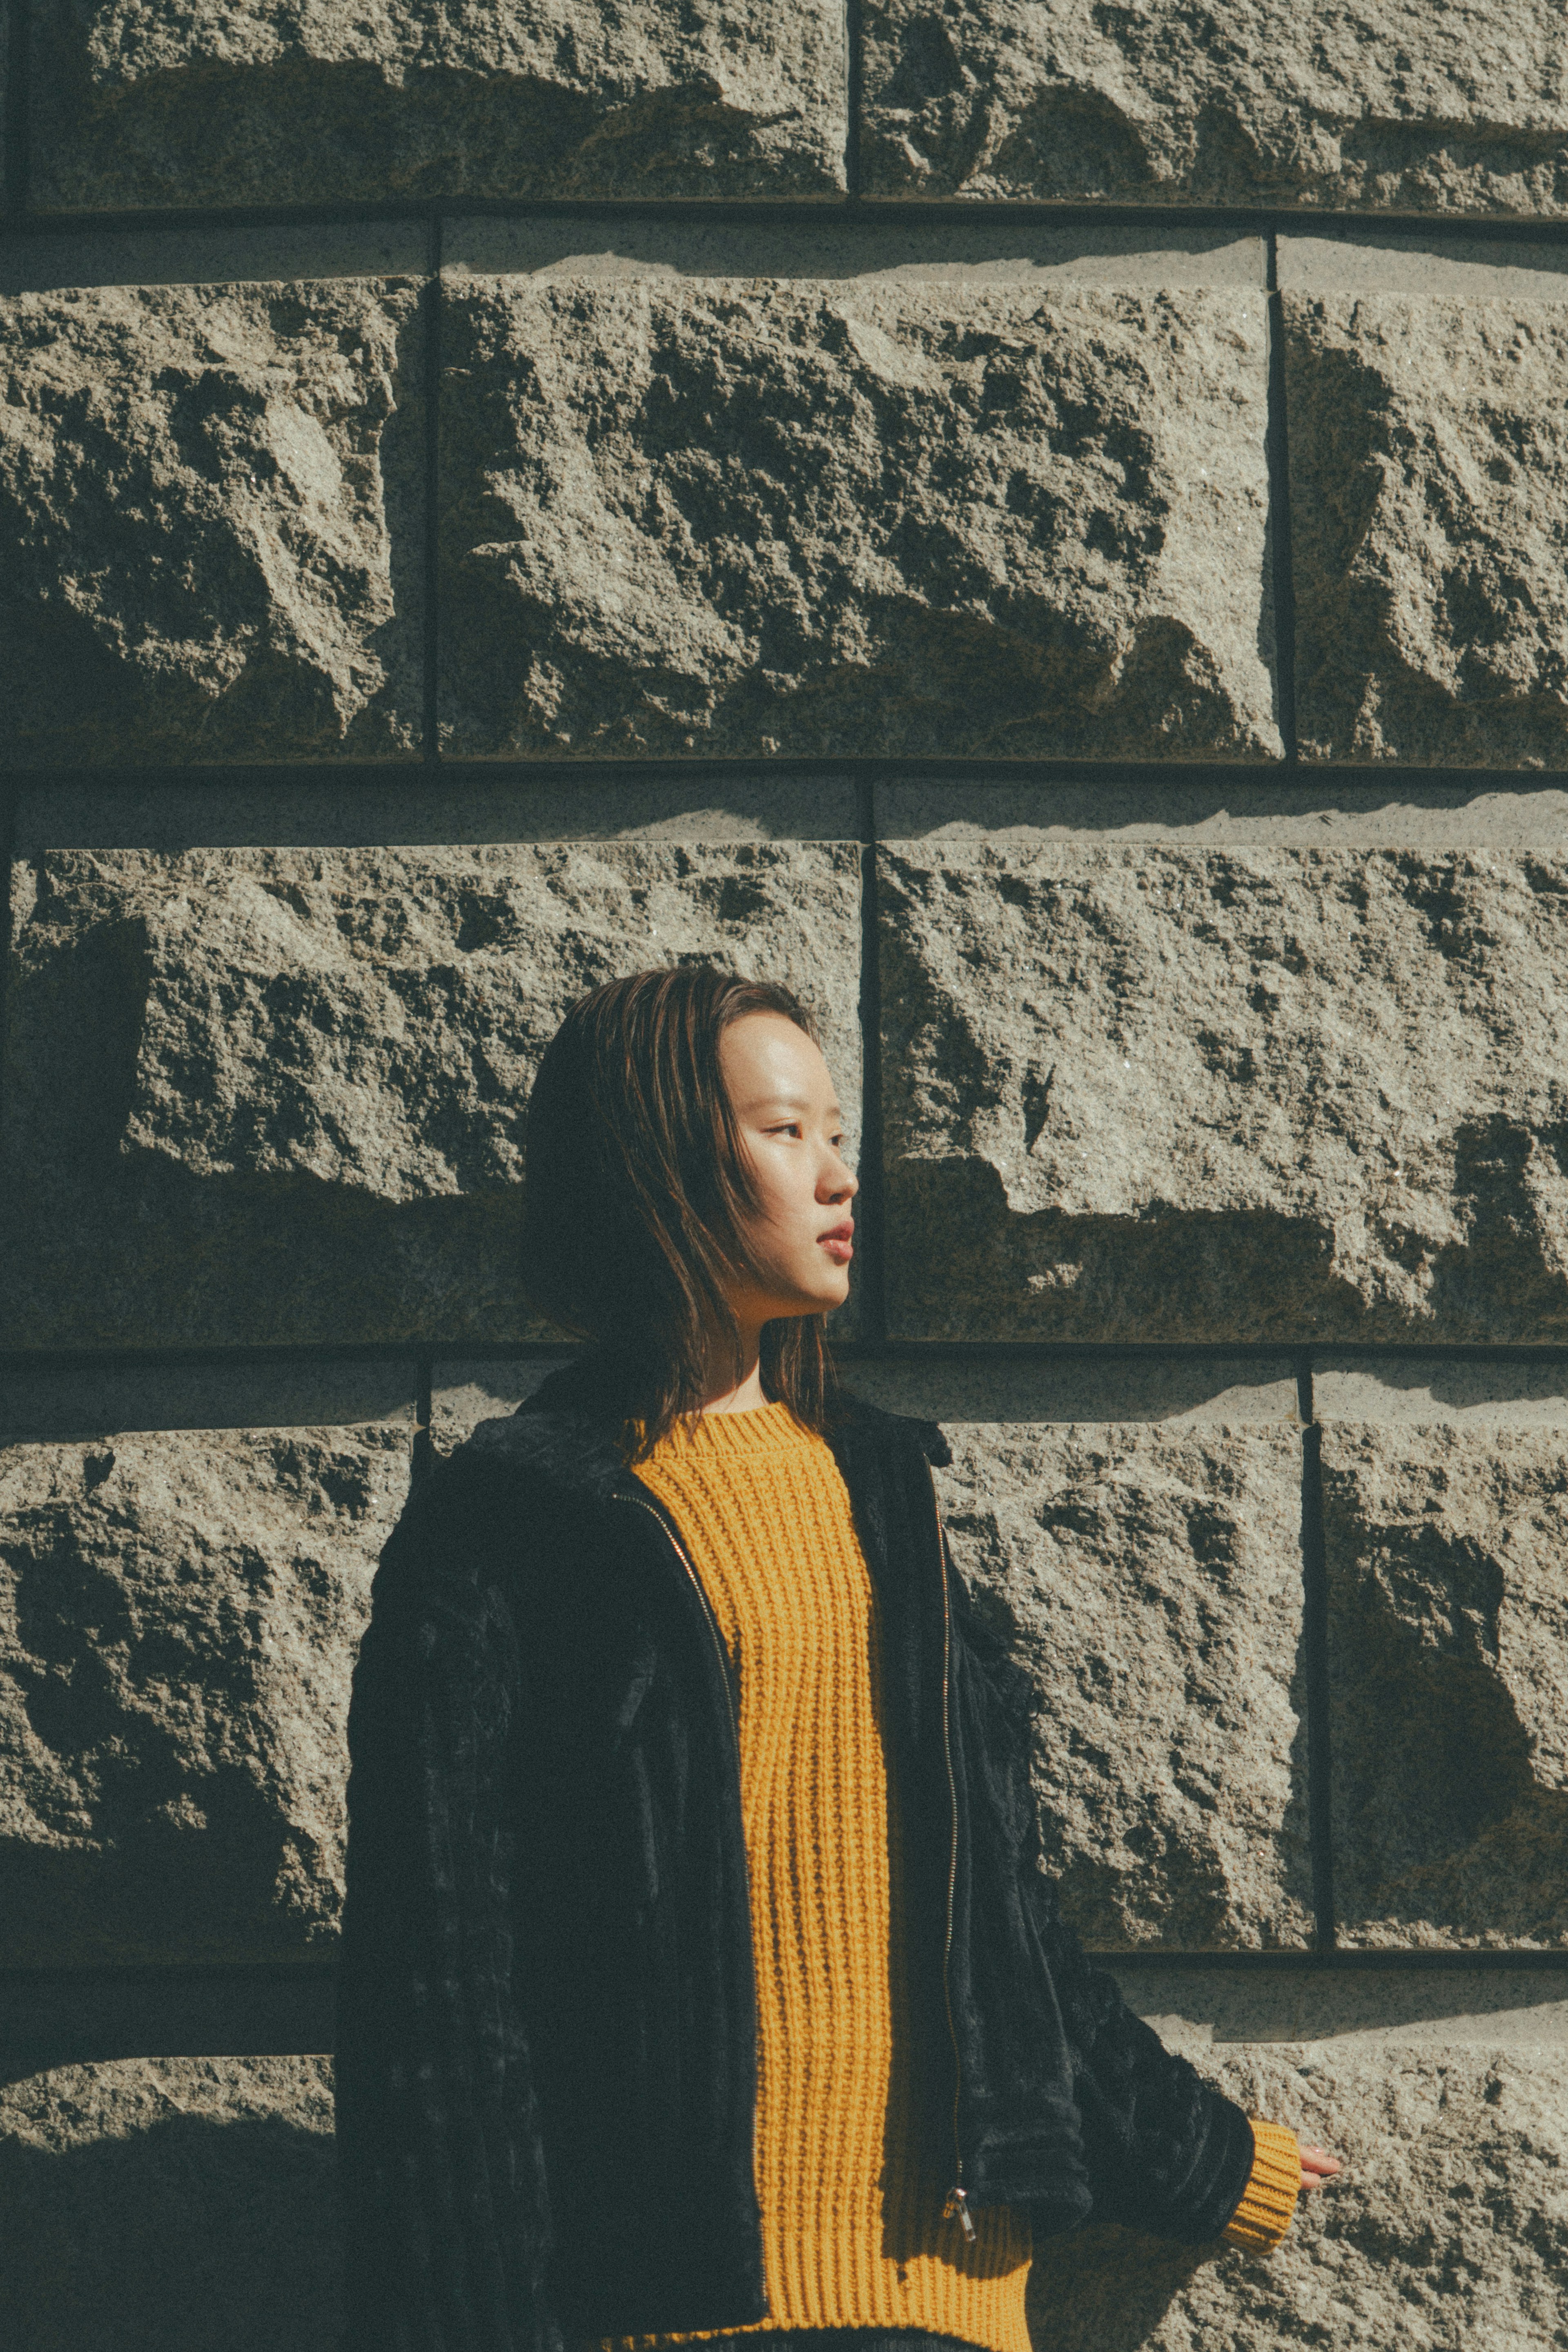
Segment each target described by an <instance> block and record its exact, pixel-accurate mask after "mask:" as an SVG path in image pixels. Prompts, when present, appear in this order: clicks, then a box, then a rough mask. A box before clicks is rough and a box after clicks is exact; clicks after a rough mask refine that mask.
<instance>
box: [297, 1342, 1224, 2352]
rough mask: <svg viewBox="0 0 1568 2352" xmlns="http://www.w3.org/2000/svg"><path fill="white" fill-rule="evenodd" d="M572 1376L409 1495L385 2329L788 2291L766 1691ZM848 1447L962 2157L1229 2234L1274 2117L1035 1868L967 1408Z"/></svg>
mask: <svg viewBox="0 0 1568 2352" xmlns="http://www.w3.org/2000/svg"><path fill="white" fill-rule="evenodd" d="M612 1427H613V1423H612V1420H611V1419H610V1418H609V1416H607V1414H606V1413H605V1412H603V1410H602V1409H601V1407H600V1406H599V1405H598V1404H596V1401H595V1398H594V1394H593V1391H592V1387H591V1381H590V1379H589V1377H588V1376H586V1375H585V1374H584V1373H582V1372H581V1371H580V1370H577V1369H576V1368H573V1369H572V1370H569V1371H568V1372H566V1373H563V1374H558V1375H557V1376H556V1377H555V1378H554V1379H553V1380H551V1381H548V1382H547V1383H546V1384H545V1386H544V1387H543V1388H542V1389H541V1390H540V1391H538V1395H537V1396H536V1397H535V1398H534V1399H533V1400H532V1401H531V1402H530V1404H529V1405H528V1406H525V1407H524V1409H523V1410H522V1412H520V1413H519V1414H517V1416H516V1417H514V1418H513V1419H511V1420H509V1421H504V1422H492V1423H486V1425H485V1427H484V1428H483V1429H481V1430H480V1431H479V1432H478V1433H476V1436H475V1437H474V1438H473V1439H472V1440H471V1441H470V1442H469V1444H466V1445H465V1446H464V1447H463V1448H462V1449H461V1450H460V1451H459V1452H458V1453H457V1454H455V1455H453V1457H452V1458H451V1459H450V1460H449V1461H446V1462H444V1463H443V1464H441V1465H439V1466H438V1467H437V1468H436V1469H435V1471H434V1474H433V1475H431V1476H430V1477H429V1478H428V1479H427V1480H426V1481H425V1482H424V1484H423V1486H420V1488H419V1489H418V1490H417V1492H416V1493H415V1494H414V1496H413V1498H412V1500H411V1501H410V1503H409V1505H408V1507H407V1508H406V1510H405V1511H404V1513H403V1515H402V1519H401V1520H400V1521H399V1523H398V1526H397V1528H396V1529H395V1531H394V1533H393V1535H392V1539H391V1541H390V1542H389V1544H388V1545H387V1548H386V1551H385V1553H384V1554H383V1556H382V1566H381V1569H380V1571H379V1573H378V1575H377V1578H376V1582H375V1590H374V1601H373V1607H372V1612H371V1624H370V1628H369V1631H368V1632H367V1633H366V1635H365V1640H364V1644H363V1647H362V1649H361V1655H360V1661H359V1665H358V1668H357V1671H356V1674H355V1677H354V1692H353V1703H352V1707H351V1710H350V1721H349V1746H350V1781H349V1859H348V1901H347V1907H346V1912H345V1917H344V1928H343V1942H342V1957H341V1965H340V1998H339V2011H340V2023H339V2042H338V2063H337V2084H338V2127H339V2142H338V2145H339V2153H340V2174H341V2180H342V2189H343V2200H344V2212H345V2222H346V2231H347V2248H346V2251H347V2278H348V2306H347V2307H348V2334H347V2339H346V2340H347V2343H348V2345H349V2346H350V2347H351V2348H352V2352H361V2347H362V2352H553V2347H555V2345H556V2343H557V2341H558V2339H559V2334H560V2333H561V2332H563V2331H564V2332H566V2333H570V2334H583V2335H601V2334H602V2335H622V2334H625V2335H630V2334H640V2333H653V2332H658V2331H664V2330H675V2329H682V2330H685V2329H695V2328H727V2327H739V2326H746V2325H747V2323H749V2322H752V2321H756V2320H759V2319H762V2318H764V2317H766V2315H767V2305H766V2301H765V2298H764V2294H763V2283H762V2257H761V2239H760V2230H759V2221H758V2205H757V2194H756V2188H755V2184H754V2180H753V2174H752V2132H753V2123H754V2114H755V2104H756V2088H757V2083H756V1988H755V1981H754V1978H753V1971H752V1956H751V1955H752V1946H751V1927H750V1918H749V1910H748V1899H747V1865H746V1852H745V1846H744V1843H743V1839H742V1832H741V1815H740V1781H739V1770H738V1755H737V1742H736V1730H735V1725H736V1715H735V1706H736V1695H735V1692H734V1690H733V1688H732V1686H731V1678H730V1671H729V1667H728V1664H727V1659H726V1655H725V1652H724V1649H723V1645H722V1643H721V1642H720V1640H719V1637H718V1632H717V1627H716V1622H715V1620H714V1618H713V1616H712V1612H711V1611H710V1609H709V1607H708V1605H707V1602H706V1598H705V1596H704V1594H703V1592H702V1589H701V1586H700V1584H699V1582H698V1580H697V1579H696V1576H695V1572H694V1571H693V1570H692V1569H691V1568H690V1565H689V1563H688V1562H687V1561H686V1559H685V1554H684V1551H683V1549H681V1547H680V1544H679V1541H678V1535H677V1531H676V1530H675V1528H674V1524H673V1522H672V1521H671V1520H670V1518H669V1517H668V1515H667V1514H666V1513H665V1512H664V1509H663V1507H661V1506H660V1505H659V1504H658V1503H657V1502H656V1501H655V1499H654V1497H653V1495H652V1494H651V1493H650V1491H649V1490H648V1488H647V1487H646V1486H643V1485H642V1483H641V1482H640V1481H639V1480H638V1479H637V1478H636V1477H635V1476H634V1475H632V1474H630V1473H629V1472H627V1471H626V1470H625V1469H624V1468H623V1467H622V1462H621V1458H620V1455H619V1454H618V1452H617V1450H616V1447H615V1444H614V1443H613V1438H612ZM828 1434H829V1442H830V1444H831V1446H832V1449H833V1452H834V1454H835V1455H836V1457H837V1460H838V1463H839V1466H840V1468H841V1471H842V1473H843V1475H844V1479H845V1481H846V1484H847V1486H848V1488H849V1492H850V1496H851V1498H852V1504H853V1508H854V1517H855V1524H856V1528H857V1530H858V1532H859V1535H860V1538H861V1542H862V1547H863V1549H864V1551H865V1555H866V1559H867V1562H868V1564H869V1567H870V1570H871V1573H872V1577H873V1582H874V1585H875V1588H876V1592H877V1597H878V1608H879V1615H880V1622H881V1626H882V1631H883V1643H884V1651H883V1668H884V1671H883V1689H884V1692H885V1698H886V1706H887V1722H886V1726H885V1733H886V1738H887V1740H888V1747H889V1765H890V1770H891V1773H892V1776H893V1779H894V1787H895V1789H896V1790H897V1793H898V1798H899V1808H898V1810H899V1820H900V1825H901V1826H900V1834H901V1838H902V1855H901V1860H902V1869H901V1871H900V1873H899V1874H898V1877H899V1884H900V1885H901V1888H902V1900H903V1905H904V1910H903V1932H904V1934H905V1936H906V1937H907V1938H908V1944H909V1950H910V1956H911V1964H912V1984H913V1995H912V2006H913V2010H914V2027H915V2030H914V2032H913V2033H912V2049H913V2050H914V2051H915V2052H916V2053H920V2054H921V2057H922V2060H923V2063H924V2074H923V2081H922V2084H921V2105H920V2113H921V2116H922V2117H923V2121H922V2124H921V2128H922V2130H923V2131H924V2132H925V2134H926V2136H927V2145H928V2147H929V2148H930V2150H931V2154H932V2159H933V2161H934V2162H936V2163H937V2164H939V2165H940V2166H941V2167H942V2168H943V2176H944V2178H945V2179H949V2180H951V2181H952V2183H953V2184H954V2186H955V2187H960V2188H962V2189H963V2190H964V2191H965V2193H966V2195H967V2199H968V2200H969V2202H970V2204H971V2205H974V2206H978V2205H983V2204H991V2203H1008V2204H1017V2205H1020V2206H1027V2207H1028V2208H1029V2209H1030V2214H1031V2218H1032V2221H1033V2224H1034V2227H1035V2230H1036V2231H1037V2232H1040V2233H1042V2234H1044V2233H1050V2232H1052V2231H1062V2230H1070V2229H1072V2228H1075V2227H1076V2226H1078V2225H1079V2224H1080V2223H1082V2222H1083V2221H1087V2220H1089V2219H1090V2218H1091V2216H1092V2217H1093V2218H1094V2219H1096V2220H1104V2219H1114V2220H1123V2221H1131V2222H1134V2223H1136V2224H1137V2225H1138V2226H1140V2227H1142V2228H1144V2229H1145V2230H1149V2231H1155V2232H1157V2233H1160V2234H1164V2235H1166V2236H1170V2237H1174V2238H1180V2239H1186V2240H1187V2241H1189V2242H1198V2243H1201V2242H1207V2241H1209V2240H1212V2239H1214V2238H1216V2237H1218V2234H1219V2232H1220V2231H1221V2230H1222V2229H1223V2228H1224V2226H1225V2223H1226V2222H1227V2221H1228V2220H1229V2218H1230V2216H1231V2214H1232V2213H1233V2212H1234V2210H1235V2209H1236V2206H1237V2204H1238V2203H1239V2200H1240V2196H1241V2192H1242V2189H1243V2188H1244V2187H1245V2185H1246V2181H1247V2177H1248V2173H1249V2168H1250V2166H1251V2160H1252V2134H1251V2127H1250V2126H1249V2123H1248V2121H1247V2118H1246V2116H1244V2115H1243V2114H1242V2113H1241V2111H1240V2109H1239V2108H1238V2107H1235V2106H1233V2105H1231V2104H1230V2102H1229V2101H1228V2100H1227V2099H1225V2098H1223V2097H1221V2096H1220V2095H1219V2094H1218V2092H1217V2091H1215V2090H1213V2089H1212V2088H1210V2087H1209V2086H1208V2085H1207V2084H1205V2083H1204V2082H1203V2081H1202V2080H1201V2079H1200V2078H1199V2076H1198V2075H1197V2074H1196V2073H1195V2072H1194V2070H1193V2069H1192V2067H1191V2066H1189V2065H1188V2064H1187V2063H1186V2061H1185V2060H1184V2059H1181V2058H1178V2057H1176V2056H1174V2055H1173V2054H1172V2053H1169V2052H1167V2051H1166V2049H1165V2048H1164V2047H1163V2046H1162V2044H1161V2043H1160V2042H1159V2041H1158V2039H1157V2038H1156V2036H1155V2034H1154V2033H1153V2032H1151V2031H1150V2030H1149V2028H1148V2027H1147V2026H1145V2024H1143V2023H1142V2022H1141V2021H1140V2020H1139V2019H1137V2018H1136V2017H1135V2016H1134V2015H1133V2013H1132V2012H1131V2011H1129V2010H1128V2009H1127V2007H1126V2006H1125V2004H1124V2001H1123V2000H1122V1997H1121V1994H1120V1992H1119V1991H1118V1990H1117V1987H1116V1984H1115V1982H1114V1980H1113V1978H1112V1977H1111V1976H1109V1975H1108V1974H1107V1973H1105V1972H1104V1971H1103V1970H1102V1969H1096V1968H1094V1967H1092V1965H1091V1964H1090V1962H1089V1960H1088V1959H1087V1958H1085V1956H1084V1954H1083V1952H1082V1949H1081V1948H1080V1946H1079V1944H1078V1941H1077V1939H1076V1937H1074V1936H1073V1934H1072V1933H1071V1929H1070V1928H1069V1927H1067V1926H1066V1925H1065V1923H1064V1922H1063V1920H1062V1918H1061V1913H1060V1911H1059V1908H1058V1906H1057V1901H1056V1896H1055V1894H1054V1891H1053V1889H1052V1886H1051V1882H1050V1880H1049V1879H1048V1878H1047V1877H1046V1876H1045V1875H1044V1874H1043V1873H1042V1871H1041V1869H1040V1864H1039V1859H1038V1838H1037V1831H1036V1822H1035V1808H1034V1802H1033V1799H1032V1796H1031V1792H1030V1774H1029V1745H1030V1713H1031V1706H1032V1690H1031V1686H1030V1684H1029V1683H1028V1680H1027V1678H1026V1677H1025V1676H1024V1675H1023V1674H1022V1673H1021V1672H1020V1671H1019V1669H1018V1668H1016V1667H1014V1666H1013V1665H1011V1664H1009V1662H1008V1661H1007V1660H1006V1659H1005V1658H1004V1657H1003V1656H1001V1655H1000V1654H992V1652H991V1649H990V1646H989V1645H988V1643H987V1641H986V1639H985V1637H984V1635H983V1633H982V1630H981V1628H980V1626H979V1625H978V1623H977V1621H976V1619H975V1617H974V1615H973V1613H972V1612H971V1611H970V1609H969V1607H968V1605H967V1601H966V1597H965V1592H964V1588H963V1585H962V1582H961V1581H960V1580H959V1579H958V1578H957V1576H956V1574H955V1573H954V1571H953V1570H952V1567H951V1564H950V1562H949V1561H948V1559H947V1558H946V1547H945V1544H944V1540H943V1537H942V1533H941V1528H940V1524H939V1520H938V1517H937V1512H936V1499H935V1494H934V1490H933V1486H932V1481H931V1475H930V1469H929V1466H928V1465H929V1464H930V1463H932V1462H936V1463H938V1464H940V1463H943V1462H946V1459H947V1458H948V1456H947V1450H946V1444H945V1443H944V1441H943V1439H942V1436H941V1434H940V1433H939V1431H937V1430H936V1428H934V1427H932V1426H930V1425H928V1424H925V1423H916V1422H912V1421H905V1420H901V1419H898V1418H896V1417H894V1415H891V1414H888V1413H883V1412H877V1411H875V1410H873V1408H871V1407H869V1406H865V1405H853V1406H852V1407H850V1408H848V1409H847V1410H846V1412H844V1414H843V1415H842V1417H841V1419H840V1420H839V1421H838V1423H836V1424H835V1425H834V1426H833V1427H832V1428H831V1430H830V1432H829V1433H828Z"/></svg>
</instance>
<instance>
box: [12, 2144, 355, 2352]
mask: <svg viewBox="0 0 1568 2352" xmlns="http://www.w3.org/2000/svg"><path fill="white" fill-rule="evenodd" d="M0 2210H4V2212H5V2236H6V2238H7V2239H8V2240H9V2242H10V2247H9V2252H8V2254H7V2258H6V2260H5V2263H3V2264H0V2337H3V2338H4V2340H5V2342H7V2343H9V2344H14V2345H16V2346H17V2347H21V2346H24V2345H25V2346H26V2347H27V2352H87V2347H91V2352H214V2347H219V2346H221V2347H223V2352H282V2347H287V2352H328V2347H330V2346H332V2345H333V2344H334V2343H335V2342H336V2340H337V2336H338V2325H339V2323H338V2307H337V2306H338V2286H337V2278H338V2249H337V2242H336V2237H337V2214H336V2199H335V2195H334V2187H333V2165H332V2143H331V2139H330V2137H329V2136H328V2134H327V2133H325V2132H323V2131H316V2130H311V2129H308V2128H306V2127H304V2126H301V2125H299V2124H298V2123H295V2122H292V2121H289V2120H287V2119H286V2118H285V2117H283V2116H246V2117H243V2118H240V2119H235V2120H232V2121H220V2120H216V2119H214V2118H212V2117H208V2116H174V2117H170V2118H167V2119H165V2120H162V2121H160V2122H157V2123H155V2124H153V2125H152V2126H151V2127H150V2128H148V2129H146V2130H141V2131H136V2130H132V2131H131V2132H130V2133H129V2134H127V2135H125V2136H123V2137H99V2138H96V2139H93V2140H92V2141H90V2142H89V2143H88V2144H87V2145H85V2146H76V2147H65V2148H63V2149H58V2150H55V2149H51V2148H49V2147H44V2146H39V2145H37V2144H36V2143H35V2144H28V2143H27V2142H26V2141H23V2140H20V2139H16V2138H13V2139H11V2140H9V2141H8V2142H6V2143H5V2144H0Z"/></svg>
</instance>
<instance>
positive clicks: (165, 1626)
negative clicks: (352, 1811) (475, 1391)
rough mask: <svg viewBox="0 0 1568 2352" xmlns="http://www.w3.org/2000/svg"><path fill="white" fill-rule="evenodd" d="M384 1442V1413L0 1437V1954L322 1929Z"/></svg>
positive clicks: (337, 1837) (383, 1501) (295, 1948)
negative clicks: (339, 1423) (330, 1424)
mask: <svg viewBox="0 0 1568 2352" xmlns="http://www.w3.org/2000/svg"><path fill="white" fill-rule="evenodd" d="M408 1457H409V1431H408V1430H407V1428H406V1427H392V1428H374V1427H371V1428H367V1429H361V1430H355V1431H346V1430H332V1431H325V1430H318V1431H297V1430H289V1431H281V1430H275V1431H256V1432H250V1433H246V1434H244V1435H242V1434H240V1433H235V1432H223V1433H219V1432H215V1431H210V1430H204V1431H200V1432H187V1433H165V1434H162V1435H145V1436H129V1437H119V1436H117V1437H115V1438H113V1439H112V1440H104V1441H101V1442H99V1443H97V1444H77V1445H26V1444H19V1445H14V1446H9V1447H6V1448H5V1449H0V1885H3V1888H4V1900H3V1901H0V1920H3V1922H4V1924H3V1926H0V1965H5V1966H10V1967H46V1966H49V1965H56V1964H60V1963H66V1962H69V1963H77V1962H82V1961H89V1960H116V1961H125V1960H136V1961H145V1960H152V1959H194V1960H219V1959H238V1958H292V1957H295V1956H298V1955H300V1954H303V1953H305V1952H308V1951H309V1950H310V1949H312V1948H316V1947H321V1946H326V1945H329V1943H330V1939H331V1937H332V1936H333V1933H334V1931H335V1927H336V1921H337V1915H338V1906H339V1902H340V1894H341V1885H340V1869H341V1853H340V1843H341V1837H342V1829H343V1792H342V1780H343V1773H344V1770H345V1757H344V1747H343V1740H344V1730H345V1725H346V1722H347V1715H348V1703H349V1681H350V1673H351V1670H352V1666H353V1661H354V1654H355V1651H356V1648H357V1646H358V1642H359V1637H360V1633H361V1630H362V1627H363V1623H364V1619H365V1615H366V1612H367V1610H368V1607H369V1602H370V1584H371V1572H372V1570H373V1569H374V1566H375V1560H376V1557H377V1555H378V1553H379V1552H380V1549H381V1547H382V1544H383V1543H384V1542H385V1540H386V1538H387V1536H388V1535H389V1534H390V1532H391V1530H392V1523H393V1521H394V1520H395V1518H396V1517H397V1514H398V1512H399V1510H400V1509H401V1508H402V1502H403V1499H404V1496H405V1495H406V1493H407V1488H408Z"/></svg>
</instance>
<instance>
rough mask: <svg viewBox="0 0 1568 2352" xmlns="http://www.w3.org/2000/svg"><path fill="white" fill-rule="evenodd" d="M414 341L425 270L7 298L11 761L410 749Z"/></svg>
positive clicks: (4, 428)
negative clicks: (407, 274) (399, 276)
mask: <svg viewBox="0 0 1568 2352" xmlns="http://www.w3.org/2000/svg"><path fill="white" fill-rule="evenodd" d="M420 341H421V333H420V319H419V294H418V289H417V288H416V287H415V286H413V284H410V283H408V282H407V281H402V282H398V281H395V280H393V281H387V280H382V281H380V282H374V283H371V282H356V281H353V280H342V279H339V280H333V281H329V282H317V283H308V284H307V283H299V284H288V285H286V284H273V285H227V286H126V287H110V288H92V289H81V290H78V291H75V292H70V291H68V292H57V293H41V294H20V295H16V296H13V297H11V298H9V299H6V300H5V301H3V302H0V356H3V361H4V368H3V376H4V383H5V392H4V398H3V400H0V540H3V541H4V542H5V545H6V548H7V558H6V563H5V587H4V590H3V591H0V690H3V691H0V703H3V708H4V711H5V717H4V719H3V720H0V748H3V749H4V751H5V752H6V753H7V754H8V755H9V756H10V757H12V758H13V759H18V760H24V761H30V762H37V763H55V762H68V761H110V760H111V761H116V762H124V761H157V760H198V761H223V760H235V759H245V760H267V759H282V758H290V759H313V758H327V757H342V756H344V755H347V756H349V757H351V758H384V757H388V756H398V755H405V754H407V753H409V752H411V751H413V750H415V749H416V748H417V745H418V739H419V730H420V724H421V699H422V685H421V677H422V671H421V658H422V656H421V650H420V612H421V605H422V576H423V575H422V565H423V557H422V553H421V523H420V519H419V512H418V506H417V498H418V485H419V480H420V469H421V466H422V458H421V454H420V446H419V445H420V434H421V425H420V410H421V399H420V385H421V373H420V370H421V361H420V354H419V346H420Z"/></svg>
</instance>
